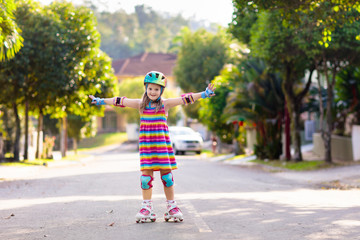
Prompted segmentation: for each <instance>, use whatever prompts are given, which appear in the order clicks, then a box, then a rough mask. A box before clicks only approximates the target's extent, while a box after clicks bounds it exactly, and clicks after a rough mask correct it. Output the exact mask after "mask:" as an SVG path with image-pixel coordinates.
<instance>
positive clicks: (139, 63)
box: [112, 52, 177, 76]
mask: <svg viewBox="0 0 360 240" xmlns="http://www.w3.org/2000/svg"><path fill="white" fill-rule="evenodd" d="M176 58H177V56H176V54H169V53H147V52H146V53H142V54H139V55H136V56H134V57H131V58H126V59H119V60H113V63H112V67H113V68H114V71H115V74H116V75H117V76H121V75H126V76H143V75H145V74H146V73H148V72H150V71H153V70H155V71H160V72H162V73H164V74H165V76H172V75H173V72H172V71H173V68H174V66H175V63H176Z"/></svg>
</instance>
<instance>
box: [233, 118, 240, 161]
mask: <svg viewBox="0 0 360 240" xmlns="http://www.w3.org/2000/svg"><path fill="white" fill-rule="evenodd" d="M238 136H239V124H238V122H237V123H236V124H234V139H233V146H234V153H235V155H239V154H240V147H239V142H238V139H237V138H238Z"/></svg>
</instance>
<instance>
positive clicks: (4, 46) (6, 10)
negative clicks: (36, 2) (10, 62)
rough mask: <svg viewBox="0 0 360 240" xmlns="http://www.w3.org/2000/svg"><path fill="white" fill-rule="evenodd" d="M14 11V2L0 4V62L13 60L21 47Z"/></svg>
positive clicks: (12, 0)
mask: <svg viewBox="0 0 360 240" xmlns="http://www.w3.org/2000/svg"><path fill="white" fill-rule="evenodd" d="M15 9H16V5H15V3H14V0H7V1H1V2H0V61H5V60H7V59H11V58H13V57H14V56H15V54H16V53H17V52H19V50H20V49H21V47H22V46H23V41H24V39H23V38H22V36H21V35H20V34H21V29H20V28H19V27H18V25H17V23H16V20H15V17H14V12H15Z"/></svg>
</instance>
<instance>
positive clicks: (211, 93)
mask: <svg viewBox="0 0 360 240" xmlns="http://www.w3.org/2000/svg"><path fill="white" fill-rule="evenodd" d="M215 89H216V87H214V84H211V83H209V85H208V87H207V88H206V90H205V91H204V92H202V93H201V98H209V97H213V96H215V93H214V91H215Z"/></svg>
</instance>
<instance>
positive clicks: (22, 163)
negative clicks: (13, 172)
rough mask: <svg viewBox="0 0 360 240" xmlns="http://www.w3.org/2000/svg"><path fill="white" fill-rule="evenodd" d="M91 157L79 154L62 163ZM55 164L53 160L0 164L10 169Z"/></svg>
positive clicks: (65, 158) (66, 158)
mask: <svg viewBox="0 0 360 240" xmlns="http://www.w3.org/2000/svg"><path fill="white" fill-rule="evenodd" d="M89 156H90V155H85V154H78V155H74V154H73V155H68V156H66V157H64V158H62V159H61V161H78V160H80V159H81V158H86V157H89ZM51 162H54V160H53V159H35V160H23V161H19V162H0V166H8V167H28V166H46V165H48V164H49V163H51Z"/></svg>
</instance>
